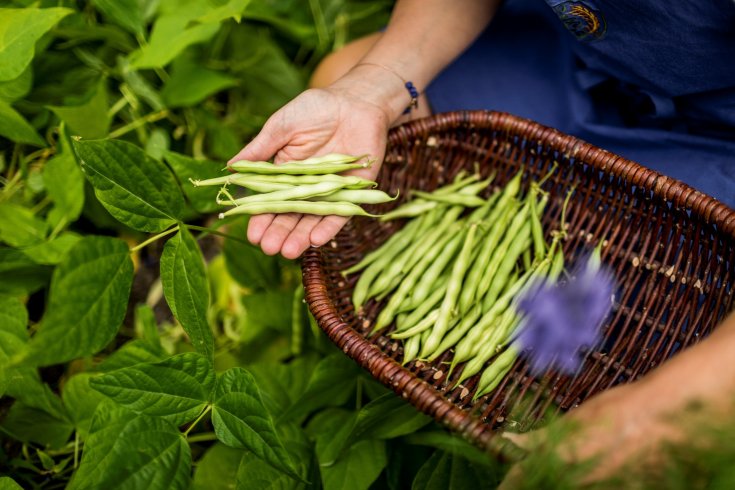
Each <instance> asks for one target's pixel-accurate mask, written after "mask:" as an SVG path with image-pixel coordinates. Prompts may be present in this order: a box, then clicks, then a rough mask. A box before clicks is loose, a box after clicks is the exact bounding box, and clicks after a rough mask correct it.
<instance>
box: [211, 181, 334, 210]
mask: <svg viewBox="0 0 735 490" xmlns="http://www.w3.org/2000/svg"><path fill="white" fill-rule="evenodd" d="M341 188H342V184H340V183H338V182H322V183H320V184H311V185H302V186H297V187H291V188H288V189H284V190H280V191H274V192H268V193H266V194H254V195H252V196H246V197H241V198H240V199H234V200H220V199H219V198H217V204H229V205H231V206H242V205H244V204H250V203H266V202H274V201H296V200H300V199H309V198H312V197H316V196H323V195H325V194H329V193H330V192H334V191H336V190H337V189H341Z"/></svg>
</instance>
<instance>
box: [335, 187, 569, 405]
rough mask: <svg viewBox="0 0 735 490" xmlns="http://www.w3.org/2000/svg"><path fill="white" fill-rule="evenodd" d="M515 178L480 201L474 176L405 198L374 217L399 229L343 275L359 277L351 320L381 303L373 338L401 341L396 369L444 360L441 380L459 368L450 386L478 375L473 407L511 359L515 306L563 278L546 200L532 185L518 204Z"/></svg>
mask: <svg viewBox="0 0 735 490" xmlns="http://www.w3.org/2000/svg"><path fill="white" fill-rule="evenodd" d="M521 177H522V172H519V173H518V174H516V175H515V176H514V177H513V178H512V179H511V180H510V182H509V183H508V184H507V185H505V186H504V187H503V188H501V189H497V190H495V192H492V193H490V196H489V197H487V198H484V197H481V196H480V194H481V193H482V192H483V191H486V190H487V189H488V188H489V187H490V186H491V181H492V177H491V178H489V179H486V180H480V178H479V177H478V176H477V175H466V174H460V175H458V176H457V178H456V179H455V180H454V181H453V182H452V183H451V184H449V185H447V186H445V187H442V188H439V189H437V190H435V191H434V192H420V191H413V192H412V196H413V197H414V199H412V200H410V201H408V202H407V203H405V204H403V205H402V206H400V207H398V208H396V209H395V210H393V211H390V212H388V213H386V214H384V215H383V216H382V217H381V219H382V220H390V219H399V218H401V219H402V218H408V221H407V223H406V225H405V226H404V227H403V228H402V229H400V230H399V231H398V232H396V233H395V234H393V235H392V236H391V237H390V238H389V239H388V240H387V241H386V242H385V243H384V244H383V245H381V246H380V247H379V248H378V249H376V250H375V251H373V252H371V253H370V254H368V255H367V256H365V257H364V259H363V260H362V261H361V262H360V263H358V264H356V265H355V266H353V267H350V268H349V269H347V270H345V271H343V274H344V275H345V276H347V275H350V274H354V273H357V272H359V271H362V274H361V276H360V278H359V279H358V280H357V283H356V284H355V288H354V292H353V296H352V300H353V303H354V307H355V310H356V311H358V312H359V311H361V309H362V308H363V307H364V305H365V303H366V302H367V301H368V300H371V299H375V300H383V299H386V302H385V303H384V304H383V305H382V308H381V310H380V313H379V315H378V317H377V319H376V321H375V325H374V326H373V332H378V331H381V330H384V329H389V330H388V331H389V334H388V335H390V336H391V337H392V338H393V339H398V340H401V341H402V342H403V351H404V356H403V362H404V364H405V363H407V362H410V361H412V360H415V359H421V360H428V361H434V360H436V359H437V358H438V357H439V356H441V355H442V354H444V353H445V352H447V351H451V352H452V353H453V355H452V361H451V364H450V366H449V373H448V375H447V378H446V379H449V378H450V376H451V374H452V372H453V371H454V370H455V369H458V368H459V367H460V366H461V372H460V373H459V374H458V376H457V378H456V385H459V384H460V383H462V382H463V381H465V380H466V379H467V378H469V377H471V376H474V375H477V374H480V373H481V376H480V381H479V383H478V385H477V390H476V392H475V398H477V397H480V396H482V395H484V394H487V393H489V392H491V391H492V390H493V389H495V388H496V387H497V385H498V383H500V381H502V379H503V377H504V376H505V375H506V374H507V372H508V371H509V370H510V368H511V367H512V365H513V363H514V361H515V359H516V357H517V356H518V352H517V350H516V348H515V347H514V346H513V345H512V339H513V336H514V332H515V329H516V327H517V326H518V324H519V323H520V321H521V316H520V314H519V313H518V309H517V301H518V299H519V298H520V297H521V295H522V294H523V293H524V292H525V290H526V289H527V288H528V287H529V286H530V285H531V284H532V283H533V282H534V281H535V280H536V279H538V278H542V277H546V278H550V279H553V278H556V277H558V276H559V275H560V274H561V273H562V271H563V269H564V257H563V255H562V247H561V244H560V238H561V237H562V236H563V233H561V232H555V233H553V234H552V236H553V238H552V240H551V242H550V243H547V241H546V240H545V238H544V232H543V229H542V225H541V216H542V214H543V211H544V208H545V206H546V204H547V202H548V195H547V194H546V193H545V192H544V191H542V190H541V187H540V183H538V182H537V183H532V184H531V186H530V190H529V191H528V192H527V193H526V194H525V195H523V196H522V195H521ZM562 230H563V227H562Z"/></svg>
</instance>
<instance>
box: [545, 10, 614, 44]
mask: <svg viewBox="0 0 735 490" xmlns="http://www.w3.org/2000/svg"><path fill="white" fill-rule="evenodd" d="M552 8H553V9H554V12H555V13H556V15H557V16H559V19H561V21H562V22H563V23H564V27H566V28H567V30H568V31H569V32H571V33H572V34H574V36H575V37H576V38H577V39H578V40H579V41H595V40H597V39H602V38H603V37H604V36H605V33H606V32H607V24H606V23H605V17H603V16H602V14H601V13H600V11H599V10H596V9H594V8H592V7H589V6H588V5H585V4H583V3H582V2H559V3H558V4H556V5H553V6H552Z"/></svg>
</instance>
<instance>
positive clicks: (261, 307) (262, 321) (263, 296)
mask: <svg viewBox="0 0 735 490" xmlns="http://www.w3.org/2000/svg"><path fill="white" fill-rule="evenodd" d="M292 301H293V291H269V292H267V293H254V294H248V295H245V296H243V297H242V300H241V302H242V305H243V307H244V308H245V311H244V315H245V320H244V323H245V324H246V325H247V328H248V329H251V328H252V329H254V330H257V329H263V328H272V329H274V330H278V331H281V332H284V333H286V332H290V331H291V315H292V311H291V302H292Z"/></svg>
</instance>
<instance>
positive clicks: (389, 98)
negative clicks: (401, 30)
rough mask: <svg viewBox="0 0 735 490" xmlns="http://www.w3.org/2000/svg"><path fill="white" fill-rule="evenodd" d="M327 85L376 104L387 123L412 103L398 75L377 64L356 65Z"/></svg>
mask: <svg viewBox="0 0 735 490" xmlns="http://www.w3.org/2000/svg"><path fill="white" fill-rule="evenodd" d="M329 88H330V89H332V90H337V91H339V92H342V93H344V94H346V95H348V96H349V97H351V98H356V99H359V100H361V101H363V102H365V103H368V104H371V105H373V106H375V107H377V108H378V109H380V110H381V111H382V112H383V114H384V115H385V118H386V120H387V122H388V124H389V125H390V124H392V123H394V122H395V121H396V120H397V119H398V118H400V117H401V116H402V115H403V114H404V112H405V110H406V108H408V107H409V106H410V105H411V104H412V102H414V97H413V96H412V93H411V91H410V90H409V89H408V88H407V87H406V81H405V80H404V79H403V78H402V77H401V75H399V74H398V73H397V72H394V71H393V70H391V69H390V68H389V67H387V66H383V65H378V64H367V63H366V64H357V65H355V66H354V67H353V68H352V69H351V70H350V71H349V72H348V73H347V74H346V75H345V76H343V77H342V78H340V79H339V80H337V81H336V82H334V83H333V84H332V85H331V86H330V87H329ZM414 94H416V95H417V93H416V92H414Z"/></svg>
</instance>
